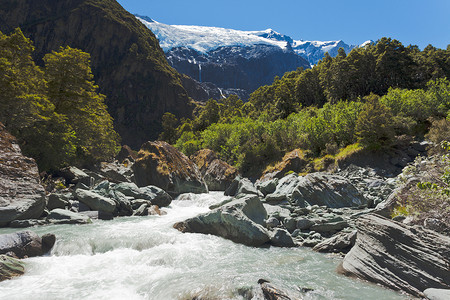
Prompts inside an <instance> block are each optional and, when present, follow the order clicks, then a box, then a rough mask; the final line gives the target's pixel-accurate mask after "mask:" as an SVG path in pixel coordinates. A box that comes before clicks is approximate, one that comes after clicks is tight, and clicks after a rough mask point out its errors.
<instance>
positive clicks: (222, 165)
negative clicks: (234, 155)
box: [191, 149, 238, 191]
mask: <svg viewBox="0 0 450 300" xmlns="http://www.w3.org/2000/svg"><path fill="white" fill-rule="evenodd" d="M191 160H192V161H193V162H194V163H195V164H196V165H197V166H198V167H199V169H200V173H201V174H202V176H203V178H204V180H205V182H206V184H207V186H208V190H210V191H225V190H226V189H227V188H228V187H229V186H230V184H231V182H232V181H233V180H234V179H235V178H236V176H237V175H238V170H237V169H236V168H235V167H232V166H230V165H229V164H227V163H226V162H224V161H222V160H220V159H218V158H217V155H216V154H215V153H214V151H212V150H209V149H203V150H200V151H198V152H197V153H195V154H194V155H193V156H192V157H191Z"/></svg>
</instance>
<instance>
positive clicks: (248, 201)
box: [174, 195, 270, 247]
mask: <svg viewBox="0 0 450 300" xmlns="http://www.w3.org/2000/svg"><path fill="white" fill-rule="evenodd" d="M266 218H267V212H266V210H265V208H264V206H263V205H262V203H261V201H260V200H259V198H258V196H256V195H247V196H245V197H243V198H240V199H236V200H233V201H231V202H229V203H227V204H225V205H223V206H221V207H219V208H216V209H214V210H212V211H210V212H208V213H206V214H202V215H199V216H197V217H194V218H191V219H187V220H185V221H183V222H179V223H176V224H175V225H174V228H176V229H178V230H180V231H181V232H195V233H204V234H213V235H217V236H221V237H223V238H226V239H229V240H232V241H233V242H236V243H240V244H244V245H247V246H254V247H258V246H261V245H263V244H265V243H267V242H269V241H270V237H269V235H268V232H267V231H266V229H265V219H266Z"/></svg>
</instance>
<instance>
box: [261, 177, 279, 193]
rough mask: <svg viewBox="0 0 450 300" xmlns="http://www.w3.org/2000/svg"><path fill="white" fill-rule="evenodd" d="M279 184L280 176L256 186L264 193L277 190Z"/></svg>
mask: <svg viewBox="0 0 450 300" xmlns="http://www.w3.org/2000/svg"><path fill="white" fill-rule="evenodd" d="M277 185H278V178H274V179H272V180H267V181H264V182H260V183H258V184H257V185H256V188H257V189H258V190H259V191H260V192H261V193H262V194H263V195H264V196H266V195H268V194H271V193H273V192H275V190H276V188H277Z"/></svg>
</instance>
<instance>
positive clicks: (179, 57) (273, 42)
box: [136, 15, 356, 100]
mask: <svg viewBox="0 0 450 300" xmlns="http://www.w3.org/2000/svg"><path fill="white" fill-rule="evenodd" d="M136 17H137V18H138V19H139V20H140V21H141V22H142V23H143V24H144V25H145V26H147V27H148V28H149V29H150V30H151V31H152V32H153V33H154V34H155V36H156V37H157V38H158V40H159V43H160V46H161V48H162V49H163V50H164V52H165V54H166V57H167V60H168V62H169V63H170V64H171V65H172V66H173V67H174V68H175V69H177V70H178V71H179V72H180V73H183V74H186V75H188V76H190V77H192V78H193V79H194V80H196V81H198V82H200V83H201V82H209V83H213V84H215V85H216V86H217V87H219V88H220V89H221V93H220V94H222V90H225V91H226V90H227V89H233V90H236V89H237V90H240V91H241V95H242V94H247V95H248V94H250V93H251V92H253V91H254V90H256V89H257V88H258V87H260V86H262V85H266V84H270V83H272V81H273V79H274V77H275V76H283V74H284V73H286V72H288V71H293V70H296V69H297V68H299V67H301V68H304V69H305V68H310V67H311V66H312V65H315V64H317V63H318V62H319V60H320V59H322V57H323V56H324V54H325V53H326V52H328V53H329V54H330V55H331V56H335V55H336V54H337V51H338V49H339V48H340V47H342V48H344V50H345V51H346V52H350V51H351V50H352V49H353V48H354V47H356V46H355V45H347V44H345V43H344V42H343V41H328V42H320V41H303V40H293V39H292V38H291V37H289V36H287V35H283V34H280V33H278V32H276V31H274V30H272V29H266V30H262V31H241V30H234V29H226V28H218V27H206V26H192V25H167V24H163V23H159V22H157V21H155V20H152V19H150V18H149V17H143V16H139V15H136ZM242 91H243V93H242ZM244 98H246V97H244ZM197 100H198V99H197Z"/></svg>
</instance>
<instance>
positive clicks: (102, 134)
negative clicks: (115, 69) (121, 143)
mask: <svg viewBox="0 0 450 300" xmlns="http://www.w3.org/2000/svg"><path fill="white" fill-rule="evenodd" d="M44 62H45V75H46V78H47V81H48V96H49V99H50V100H51V101H52V102H53V103H54V105H55V111H56V112H57V113H60V114H64V115H65V116H66V118H67V122H68V123H69V124H71V126H72V128H73V129H74V131H75V134H76V137H77V140H76V146H77V159H78V162H79V163H80V164H89V163H92V162H95V161H100V160H108V159H110V158H112V157H113V156H114V154H115V152H116V150H117V147H118V140H119V136H118V134H117V133H116V132H115V131H114V130H113V122H112V118H111V116H110V115H109V113H108V111H107V107H106V104H105V95H102V94H99V93H97V89H98V86H96V85H95V83H94V81H93V75H92V71H91V67H90V55H89V54H88V53H85V52H83V51H81V50H79V49H74V48H70V47H68V46H67V47H66V48H62V47H61V48H60V50H59V51H58V52H56V51H53V52H52V53H49V54H46V55H45V56H44Z"/></svg>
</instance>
